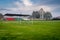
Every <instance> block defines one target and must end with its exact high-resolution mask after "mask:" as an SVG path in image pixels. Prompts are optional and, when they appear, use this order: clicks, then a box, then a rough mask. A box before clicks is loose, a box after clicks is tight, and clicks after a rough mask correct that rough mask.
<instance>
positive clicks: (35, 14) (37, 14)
mask: <svg viewBox="0 0 60 40" xmlns="http://www.w3.org/2000/svg"><path fill="white" fill-rule="evenodd" d="M32 17H33V18H40V14H39V12H38V11H33V13H32Z"/></svg>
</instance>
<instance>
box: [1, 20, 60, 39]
mask: <svg viewBox="0 0 60 40" xmlns="http://www.w3.org/2000/svg"><path fill="white" fill-rule="evenodd" d="M0 40H60V21H33V22H32V21H21V22H20V21H0Z"/></svg>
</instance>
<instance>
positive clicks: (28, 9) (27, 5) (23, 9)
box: [5, 0, 56, 14]
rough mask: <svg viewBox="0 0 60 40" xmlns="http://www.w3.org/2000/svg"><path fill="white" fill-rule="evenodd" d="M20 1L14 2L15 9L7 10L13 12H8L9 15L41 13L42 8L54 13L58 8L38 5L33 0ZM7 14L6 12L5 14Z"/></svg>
mask: <svg viewBox="0 0 60 40" xmlns="http://www.w3.org/2000/svg"><path fill="white" fill-rule="evenodd" d="M20 1H21V2H20ZM20 1H15V2H13V3H12V4H11V5H14V7H11V8H10V7H9V8H6V9H8V10H11V11H7V12H8V13H19V14H20V13H22V14H32V11H39V10H40V8H43V9H44V10H45V11H50V12H52V11H53V10H54V9H55V8H56V7H52V6H48V5H36V4H34V3H33V2H32V1H31V0H20ZM48 1H49V0H48ZM45 2H46V1H45ZM7 12H6V11H5V13H7Z"/></svg>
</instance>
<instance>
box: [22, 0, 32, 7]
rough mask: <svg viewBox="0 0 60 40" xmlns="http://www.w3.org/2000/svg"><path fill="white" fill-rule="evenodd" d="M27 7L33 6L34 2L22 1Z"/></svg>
mask: <svg viewBox="0 0 60 40" xmlns="http://www.w3.org/2000/svg"><path fill="white" fill-rule="evenodd" d="M21 1H22V2H23V4H24V5H25V6H32V5H33V4H32V2H31V1H30V0H21Z"/></svg>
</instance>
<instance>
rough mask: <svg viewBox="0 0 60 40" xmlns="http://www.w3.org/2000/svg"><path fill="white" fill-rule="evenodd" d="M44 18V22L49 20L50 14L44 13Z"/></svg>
mask: <svg viewBox="0 0 60 40" xmlns="http://www.w3.org/2000/svg"><path fill="white" fill-rule="evenodd" d="M44 18H45V19H46V20H51V18H52V14H51V13H50V12H46V13H45V14H44Z"/></svg>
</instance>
